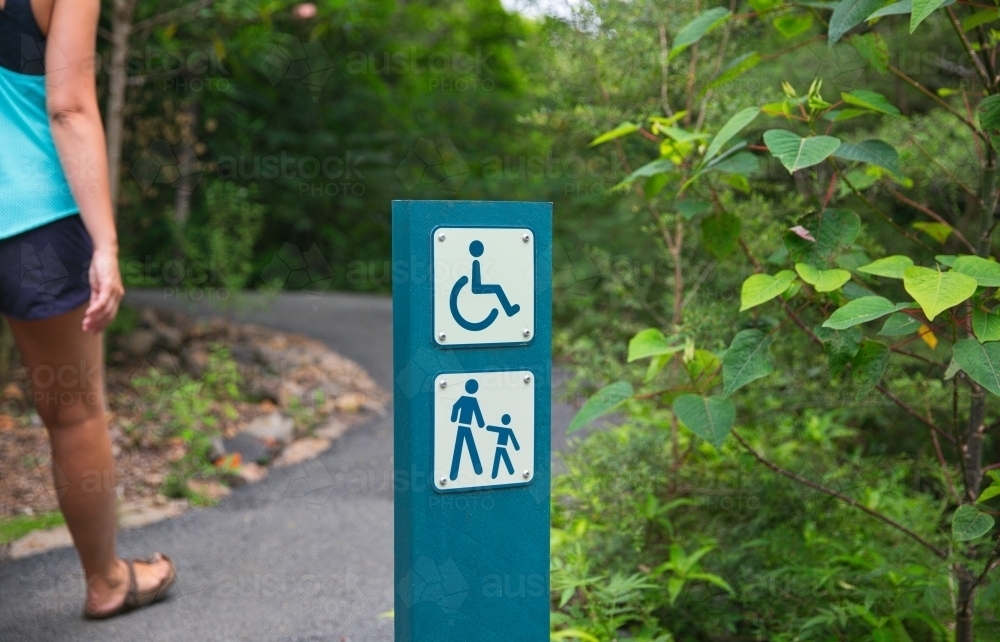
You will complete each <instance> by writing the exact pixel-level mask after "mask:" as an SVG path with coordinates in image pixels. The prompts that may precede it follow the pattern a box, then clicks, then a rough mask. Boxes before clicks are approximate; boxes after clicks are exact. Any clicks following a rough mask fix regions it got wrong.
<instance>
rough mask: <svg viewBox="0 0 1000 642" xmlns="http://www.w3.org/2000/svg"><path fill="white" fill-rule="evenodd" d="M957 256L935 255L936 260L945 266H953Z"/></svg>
mask: <svg viewBox="0 0 1000 642" xmlns="http://www.w3.org/2000/svg"><path fill="white" fill-rule="evenodd" d="M957 258H958V257H957V256H955V255H954V254H938V255H937V256H935V257H934V260H935V261H937V262H938V263H940V264H941V265H943V266H945V267H953V266H954V265H955V259H957Z"/></svg>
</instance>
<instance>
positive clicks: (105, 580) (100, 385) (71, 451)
mask: <svg viewBox="0 0 1000 642" xmlns="http://www.w3.org/2000/svg"><path fill="white" fill-rule="evenodd" d="M85 309H86V306H81V307H79V308H77V309H75V310H72V311H70V312H67V313H65V314H61V315H59V316H56V317H53V318H51V319H43V320H37V321H19V320H16V319H8V321H9V322H10V325H11V328H12V329H13V330H14V336H15V337H16V339H17V344H18V348H19V349H20V351H21V358H22V360H23V361H24V364H25V366H27V369H28V379H29V381H30V382H31V394H32V400H33V401H34V404H35V408H36V410H37V411H38V415H39V416H40V417H41V419H42V421H43V422H44V423H45V427H46V429H47V430H48V433H49V441H50V443H51V445H52V473H53V476H54V478H55V487H56V493H57V495H58V498H59V507H60V508H61V509H62V513H63V516H64V517H65V518H66V525H67V526H68V527H69V531H70V533H71V534H72V535H73V542H74V544H75V545H76V549H77V551H78V553H79V554H80V561H81V562H82V564H83V571H84V574H85V576H86V578H87V607H88V609H90V610H91V611H92V612H95V613H97V612H106V611H109V610H111V609H112V608H114V607H116V606H118V605H119V604H121V602H122V600H123V599H124V596H125V591H126V590H127V588H128V572H127V568H126V566H125V564H124V562H121V561H119V560H118V558H117V556H116V554H115V501H116V496H115V495H116V491H115V488H116V485H117V482H116V480H115V471H114V458H113V457H112V455H111V439H110V437H109V435H108V427H107V423H106V421H105V418H104V373H103V348H102V340H101V336H100V335H95V334H91V333H89V332H83V330H82V329H81V323H82V321H83V316H84V310H85ZM168 573H169V567H168V565H167V564H166V563H165V562H160V563H157V564H152V565H145V564H136V575H137V581H138V583H139V590H144V589H146V588H152V587H155V586H156V585H157V583H159V581H160V580H162V579H163V578H164V577H166V576H167V574H168Z"/></svg>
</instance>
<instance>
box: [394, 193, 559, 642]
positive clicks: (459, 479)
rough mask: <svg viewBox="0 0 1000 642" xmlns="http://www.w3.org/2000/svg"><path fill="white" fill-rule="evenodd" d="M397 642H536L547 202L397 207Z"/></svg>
mask: <svg viewBox="0 0 1000 642" xmlns="http://www.w3.org/2000/svg"><path fill="white" fill-rule="evenodd" d="M392 257H393V264H392V266H393V355H394V358H393V361H394V363H393V371H394V375H395V377H394V380H395V383H394V391H393V393H394V400H395V401H394V410H395V437H394V439H395V446H394V447H395V463H394V468H395V471H396V472H395V488H394V496H395V582H396V586H395V589H396V595H395V603H396V607H395V626H396V642H543V641H545V640H548V637H549V477H550V448H551V438H550V408H551V398H550V397H551V385H550V382H551V338H552V321H551V307H552V279H551V274H552V205H551V204H550V203H513V202H510V203H508V202H471V201H394V202H393V207H392Z"/></svg>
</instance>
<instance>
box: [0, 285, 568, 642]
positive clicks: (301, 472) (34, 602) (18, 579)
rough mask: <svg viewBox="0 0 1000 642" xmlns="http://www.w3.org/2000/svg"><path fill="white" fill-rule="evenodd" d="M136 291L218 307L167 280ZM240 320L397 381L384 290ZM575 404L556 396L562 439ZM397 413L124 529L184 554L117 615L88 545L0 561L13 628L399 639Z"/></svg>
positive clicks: (126, 552) (130, 641)
mask: <svg viewBox="0 0 1000 642" xmlns="http://www.w3.org/2000/svg"><path fill="white" fill-rule="evenodd" d="M127 301H128V303H129V304H131V305H138V306H141V305H153V306H159V307H169V308H175V309H176V308H181V309H188V310H189V311H193V312H196V313H198V312H200V313H207V312H210V311H211V308H210V307H209V306H207V305H204V304H201V305H197V306H193V307H192V306H191V305H190V304H189V302H186V301H183V300H178V299H177V298H175V297H172V296H170V295H168V294H164V293H162V292H154V291H138V292H131V293H130V294H129V296H128V299H127ZM244 303H246V307H245V308H244V309H243V310H242V311H241V312H239V313H237V314H236V318H237V319H238V320H245V321H252V322H254V323H260V324H262V325H268V326H272V327H275V328H278V329H281V330H287V331H293V332H300V333H303V334H306V335H309V336H312V337H314V338H316V339H319V340H321V341H323V342H325V343H326V344H327V345H329V346H330V347H331V348H332V349H334V350H336V351H338V352H340V353H341V354H343V355H344V356H346V357H348V358H350V359H353V360H355V361H357V362H358V363H359V364H361V365H362V366H363V367H365V368H366V369H367V370H368V372H370V373H371V375H372V376H373V377H374V378H375V379H376V381H378V383H379V384H380V385H382V386H383V387H384V388H386V389H387V390H392V304H391V301H390V300H389V299H388V298H386V297H379V296H366V295H350V294H323V295H314V294H305V293H283V294H280V295H278V296H277V297H273V298H267V297H255V296H249V297H248V298H247V299H246V301H245V302H244ZM572 413H573V410H572V408H570V407H568V406H565V405H561V404H557V405H556V406H555V407H554V408H553V433H554V434H553V451H556V450H558V449H562V448H564V447H565V444H566V437H565V426H566V425H567V424H568V423H569V420H570V418H571V417H572ZM392 528H393V527H392V418H391V412H390V414H389V415H388V416H386V417H384V418H381V419H376V420H374V421H372V422H370V423H368V424H366V425H364V426H360V427H357V428H354V429H353V430H351V431H350V432H349V433H347V435H345V436H344V437H342V438H341V439H339V440H337V441H335V442H334V444H333V447H332V448H331V449H330V450H328V451H327V452H326V453H324V454H322V455H321V456H320V457H319V458H317V459H314V460H312V461H308V462H305V463H302V464H299V465H296V466H291V467H288V468H283V469H276V470H274V471H272V472H271V474H270V475H269V476H268V477H267V478H266V479H265V480H264V481H262V482H261V483H258V484H254V485H251V486H246V487H242V488H238V489H236V490H235V491H234V492H233V493H232V495H231V496H230V497H228V498H226V499H225V500H223V502H222V503H221V504H219V505H218V506H216V507H213V508H210V509H205V510H193V511H189V512H187V513H185V514H184V515H182V516H180V517H178V518H176V519H172V520H168V521H164V522H159V523H157V524H153V525H150V526H146V527H143V528H139V529H136V530H131V531H126V532H124V533H122V534H121V536H120V538H119V549H120V550H119V553H120V554H121V555H122V556H126V557H134V556H145V555H147V554H149V553H151V552H152V551H155V550H162V551H164V552H166V553H167V554H168V555H171V556H172V557H173V558H174V560H175V561H176V563H177V566H178V575H179V578H180V579H179V581H178V584H177V586H176V587H175V588H174V590H173V592H172V595H173V597H172V598H171V599H170V600H168V601H166V602H163V603H161V604H157V605H154V606H153V607H150V608H147V609H141V610H139V611H137V612H135V613H132V614H130V615H128V616H125V617H121V618H116V619H113V620H109V621H107V622H86V621H84V620H82V619H81V618H80V617H79V611H80V609H81V608H82V603H83V596H82V582H81V579H80V578H81V576H80V570H79V563H78V561H77V558H76V553H75V552H74V551H73V550H72V549H69V548H64V549H59V550H55V551H51V552H48V553H43V554H40V555H35V556H33V557H29V558H25V559H22V560H18V561H15V562H11V563H8V564H3V565H0V640H2V641H3V642H56V641H58V642H77V641H80V642H89V641H93V642H140V641H141V642H174V641H176V642H242V641H243V640H255V641H260V642H320V641H322V642H387V641H390V640H392V628H393V627H392V619H390V618H388V617H385V615H384V614H385V613H386V612H388V611H390V610H391V609H392V608H393V579H392V551H393V542H392Z"/></svg>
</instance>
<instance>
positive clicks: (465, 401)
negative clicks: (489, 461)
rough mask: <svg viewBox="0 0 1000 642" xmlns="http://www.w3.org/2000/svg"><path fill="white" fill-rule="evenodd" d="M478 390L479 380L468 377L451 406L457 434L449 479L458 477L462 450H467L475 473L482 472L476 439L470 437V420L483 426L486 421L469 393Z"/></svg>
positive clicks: (453, 479)
mask: <svg viewBox="0 0 1000 642" xmlns="http://www.w3.org/2000/svg"><path fill="white" fill-rule="evenodd" d="M478 391H479V382H477V381H476V380H475V379H469V380H468V381H466V382H465V392H467V393H468V394H467V395H462V396H461V397H459V398H458V401H456V402H455V405H454V406H452V407H451V420H452V421H457V422H458V434H456V435H455V452H454V454H453V455H452V458H451V474H450V477H451V480H452V481H455V480H456V479H458V469H459V467H460V466H461V464H462V451H463V450H464V449H465V448H468V450H469V459H471V460H472V469H473V470H474V471H476V474H477V475H481V474H482V473H483V464H482V462H480V461H479V451H478V450H476V440H475V439H473V437H472V421H473V419H474V420H475V421H476V424H477V425H478V426H479V427H480V428H483V427H485V426H486V421H485V420H483V411H482V410H480V408H479V400H478V399H476V398H475V397H472V396H470V395H474V394H476V393H477V392H478Z"/></svg>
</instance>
